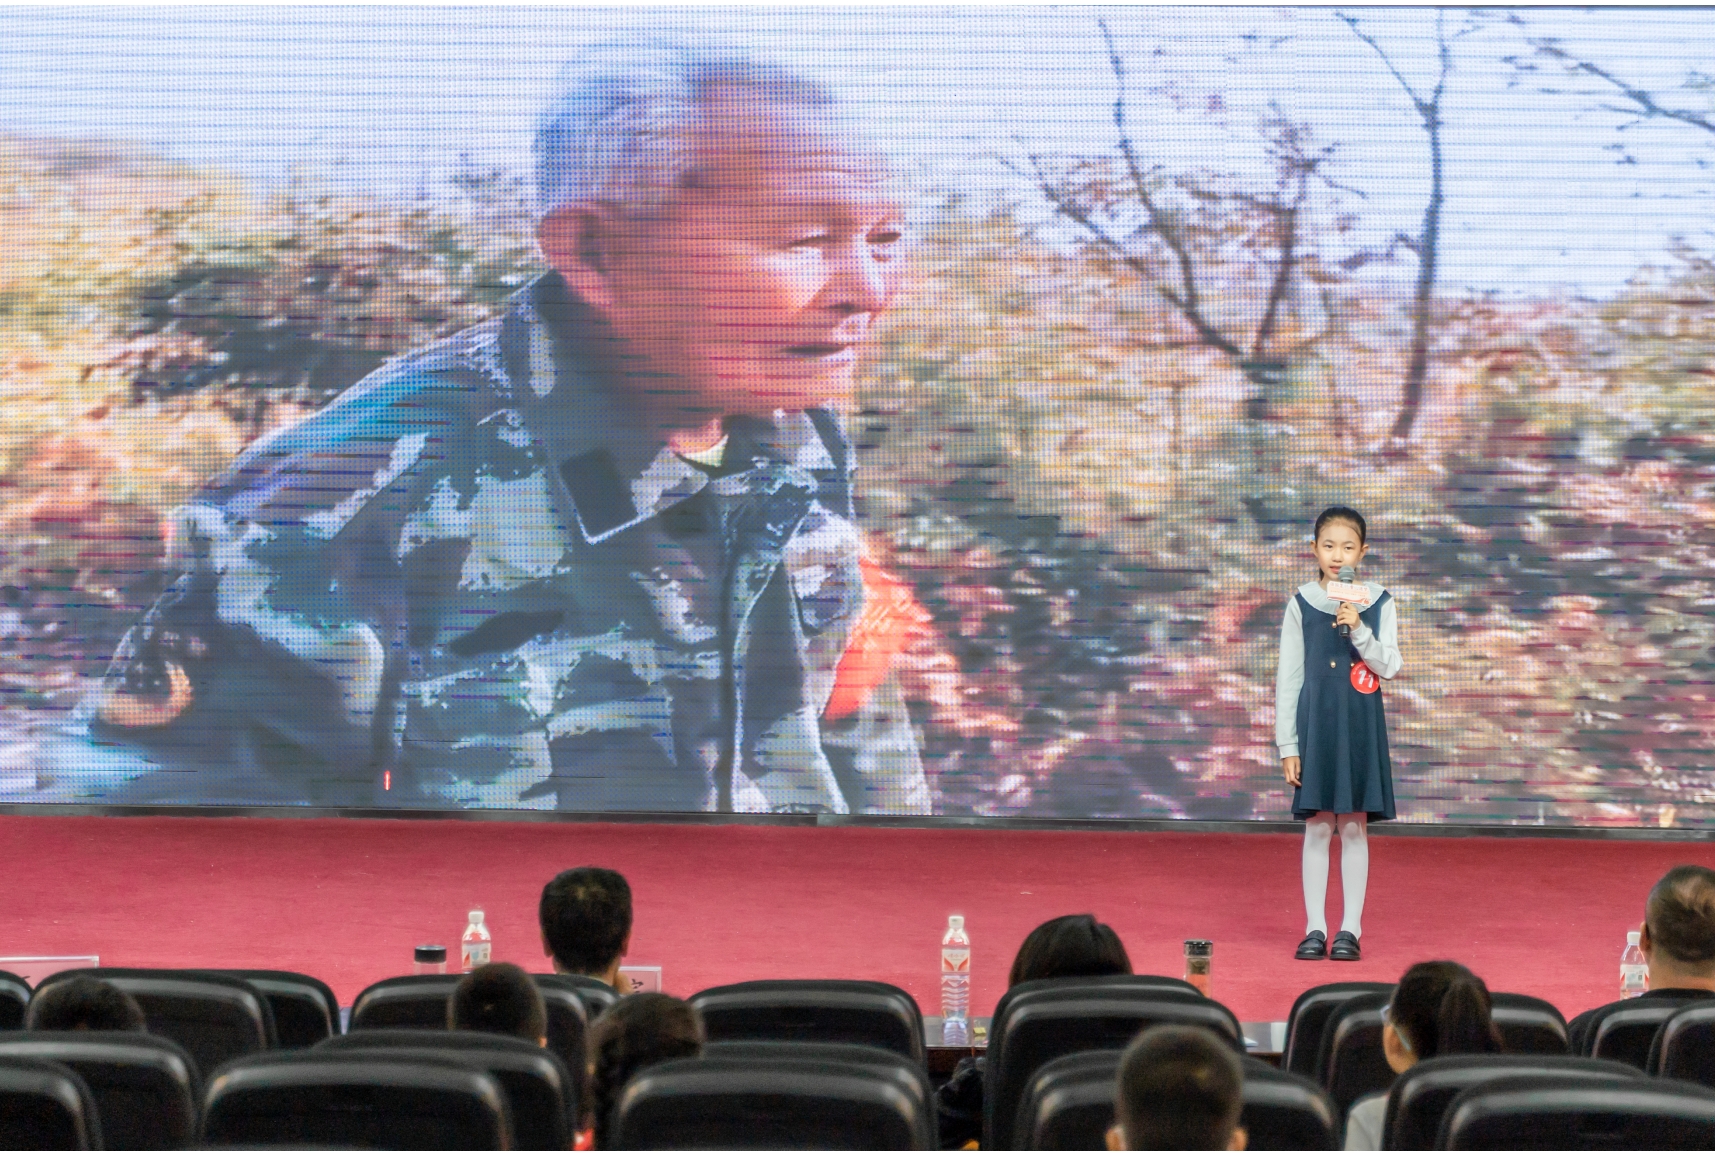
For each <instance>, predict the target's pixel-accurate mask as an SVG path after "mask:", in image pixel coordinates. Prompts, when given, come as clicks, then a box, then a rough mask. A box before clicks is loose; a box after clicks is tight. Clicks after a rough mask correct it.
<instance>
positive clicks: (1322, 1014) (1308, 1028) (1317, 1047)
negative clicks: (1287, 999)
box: [1280, 983, 1393, 1080]
mask: <svg viewBox="0 0 1715 1155" xmlns="http://www.w3.org/2000/svg"><path fill="white" fill-rule="evenodd" d="M1392 991H1393V984H1392V983H1324V984H1322V985H1321V986H1319V987H1311V988H1310V989H1309V990H1307V991H1305V992H1304V993H1303V994H1301V995H1299V996H1298V997H1297V998H1296V999H1294V1000H1293V1003H1292V1010H1291V1011H1290V1012H1289V1013H1288V1014H1287V1016H1286V1050H1285V1052H1284V1053H1283V1054H1282V1055H1281V1058H1280V1069H1281V1070H1283V1071H1290V1072H1292V1073H1293V1074H1294V1075H1303V1076H1304V1077H1305V1078H1307V1079H1314V1080H1320V1079H1321V1078H1322V1071H1323V1068H1322V1066H1321V1065H1320V1063H1321V1060H1322V1032H1323V1031H1324V1030H1325V1029H1326V1028H1327V1026H1328V1016H1329V1015H1331V1014H1332V1013H1333V1012H1334V1008H1335V1007H1338V1006H1339V1005H1340V1004H1342V1003H1344V1002H1346V1001H1347V1000H1348V999H1353V998H1357V997H1358V996H1360V995H1375V994H1381V995H1386V994H1390V993H1391V992H1392Z"/></svg>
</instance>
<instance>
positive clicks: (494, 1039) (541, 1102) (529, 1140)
mask: <svg viewBox="0 0 1715 1155" xmlns="http://www.w3.org/2000/svg"><path fill="white" fill-rule="evenodd" d="M316 1052H317V1053H318V1054H321V1053H337V1054H347V1053H356V1052H365V1053H369V1054H377V1055H391V1056H393V1057H395V1058H400V1059H412V1058H435V1057H440V1058H443V1059H449V1060H451V1061H454V1062H458V1063H462V1064H465V1065H467V1066H470V1067H472V1068H473V1069H476V1070H483V1071H487V1072H488V1073H489V1074H491V1075H493V1076H494V1077H495V1079H496V1080H498V1081H499V1083H500V1086H501V1088H502V1089H503V1090H504V1091H505V1092H506V1100H507V1103H508V1105H509V1106H510V1108H511V1111H512V1138H513V1141H514V1142H515V1144H516V1145H517V1146H518V1147H519V1148H520V1149H521V1150H527V1151H564V1150H566V1149H567V1147H568V1145H569V1144H570V1143H571V1140H572V1134H573V1132H574V1131H576V1130H577V1120H578V1081H577V1079H576V1078H574V1077H573V1075H572V1073H571V1072H570V1071H569V1070H567V1069H566V1065H565V1063H563V1062H561V1061H560V1057H559V1056H558V1055H556V1054H554V1053H553V1052H551V1051H548V1050H546V1049H544V1048H542V1047H538V1046H537V1045H536V1044H534V1043H531V1042H527V1041H526V1040H524V1039H514V1038H508V1037H507V1036H505V1035H490V1034H485V1033H483V1032H480V1031H439V1032H433V1033H431V1032H429V1031H423V1030H412V1029H410V1028H397V1029H392V1030H388V1029H378V1030H369V1031H358V1032H356V1033H354V1034H350V1035H340V1036H339V1037H337V1038H332V1039H328V1040H326V1041H324V1042H323V1043H322V1044H321V1045H320V1046H318V1047H317V1048H316Z"/></svg>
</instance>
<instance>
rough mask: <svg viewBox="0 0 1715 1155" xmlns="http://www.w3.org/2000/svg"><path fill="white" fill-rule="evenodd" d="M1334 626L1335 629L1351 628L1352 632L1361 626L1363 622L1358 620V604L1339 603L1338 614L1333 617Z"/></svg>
mask: <svg viewBox="0 0 1715 1155" xmlns="http://www.w3.org/2000/svg"><path fill="white" fill-rule="evenodd" d="M1334 625H1335V626H1336V627H1339V626H1351V627H1352V628H1353V629H1354V630H1355V629H1357V628H1358V627H1359V626H1361V625H1363V622H1362V621H1361V620H1360V619H1359V618H1358V604H1357V603H1356V602H1341V603H1340V612H1339V613H1337V614H1335V615H1334Z"/></svg>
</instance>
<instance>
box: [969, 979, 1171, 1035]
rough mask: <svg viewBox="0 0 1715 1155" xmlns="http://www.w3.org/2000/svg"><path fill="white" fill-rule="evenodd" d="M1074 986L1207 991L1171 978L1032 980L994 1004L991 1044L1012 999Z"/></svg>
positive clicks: (1006, 993) (1081, 987) (1010, 988)
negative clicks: (996, 1024)
mask: <svg viewBox="0 0 1715 1155" xmlns="http://www.w3.org/2000/svg"><path fill="white" fill-rule="evenodd" d="M1065 986H1074V987H1078V988H1079V989H1093V988H1096V987H1120V988H1122V989H1124V990H1154V991H1169V992H1177V993H1179V994H1182V995H1196V996H1197V997H1199V998H1201V997H1202V996H1203V992H1202V991H1200V990H1198V989H1197V988H1196V987H1194V986H1192V985H1191V984H1190V983H1188V982H1186V981H1185V980H1184V979H1173V978H1168V977H1167V976H1165V975H1092V976H1088V977H1084V978H1069V979H1028V980H1026V981H1024V982H1021V983H1014V984H1013V985H1012V986H1010V987H1008V988H1006V990H1005V992H1004V993H1002V995H1001V996H1000V1001H999V1002H997V1003H996V1004H995V1005H994V1015H993V1016H992V1017H991V1018H990V1019H989V1022H990V1024H991V1026H990V1028H989V1029H990V1035H989V1045H990V1046H993V1045H994V1035H993V1026H992V1024H994V1023H998V1022H1000V1021H1001V1020H1002V1019H1004V1018H1006V1009H1007V1007H1009V1006H1011V1005H1012V1000H1013V999H1015V998H1017V997H1018V996H1020V995H1028V994H1032V993H1033V992H1036V991H1041V990H1047V989H1049V988H1051V987H1065Z"/></svg>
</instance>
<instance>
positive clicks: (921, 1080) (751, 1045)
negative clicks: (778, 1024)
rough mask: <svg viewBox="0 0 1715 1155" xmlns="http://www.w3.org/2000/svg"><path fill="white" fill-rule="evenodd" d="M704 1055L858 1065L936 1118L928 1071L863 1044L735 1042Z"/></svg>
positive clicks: (762, 1061) (896, 1054) (739, 1060)
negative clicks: (890, 1084)
mask: <svg viewBox="0 0 1715 1155" xmlns="http://www.w3.org/2000/svg"><path fill="white" fill-rule="evenodd" d="M703 1056H704V1057H705V1058H711V1059H722V1060H725V1061H729V1062H735V1063H743V1062H755V1063H760V1064H768V1065H779V1064H799V1065H805V1064H808V1065H811V1066H814V1065H816V1064H819V1063H844V1064H856V1065H858V1066H861V1067H864V1068H866V1069H868V1070H870V1071H872V1072H873V1073H875V1074H876V1075H878V1076H880V1077H882V1078H884V1079H886V1080H888V1081H889V1082H890V1083H892V1084H893V1085H894V1086H895V1087H896V1088H897V1089H898V1090H899V1091H900V1092H901V1093H902V1094H904V1095H905V1096H906V1097H907V1098H908V1099H910V1100H911V1102H912V1104H913V1110H915V1111H921V1112H923V1113H924V1114H926V1115H928V1117H929V1118H930V1119H934V1118H935V1088H934V1085H933V1084H932V1083H931V1082H930V1081H929V1072H928V1069H927V1068H926V1067H925V1066H924V1065H923V1064H922V1063H920V1062H918V1061H917V1060H916V1059H913V1058H911V1057H909V1056H907V1055H902V1054H900V1053H899V1052H898V1051H893V1050H889V1049H887V1048H885V1047H874V1046H869V1045H866V1044H863V1043H806V1042H798V1041H787V1040H780V1039H734V1040H729V1041H727V1042H717V1043H709V1044H708V1045H707V1046H705V1047H704V1048H703Z"/></svg>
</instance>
